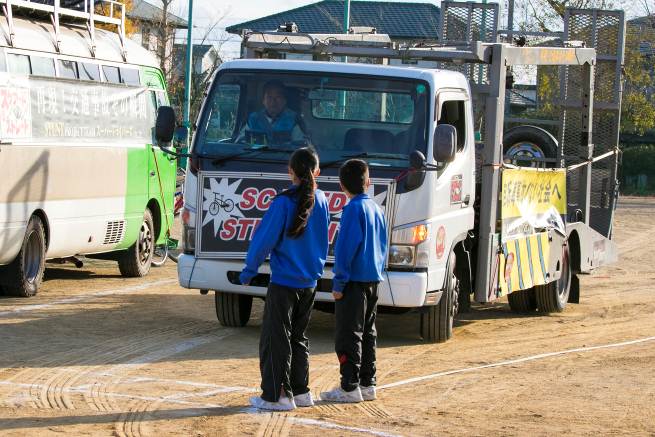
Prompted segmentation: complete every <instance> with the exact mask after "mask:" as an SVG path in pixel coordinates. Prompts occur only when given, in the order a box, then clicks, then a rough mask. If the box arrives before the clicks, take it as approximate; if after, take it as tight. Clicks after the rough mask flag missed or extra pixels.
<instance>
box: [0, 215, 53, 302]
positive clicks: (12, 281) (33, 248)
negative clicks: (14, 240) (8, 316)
mask: <svg viewBox="0 0 655 437" xmlns="http://www.w3.org/2000/svg"><path fill="white" fill-rule="evenodd" d="M45 250H46V248H45V230H44V228H43V222H41V219H40V218H38V217H36V216H32V218H30V221H29V222H28V223H27V229H26V230H25V237H23V244H22V246H21V248H20V252H18V255H17V256H16V259H14V260H13V261H12V262H11V264H9V265H7V266H5V267H3V268H2V271H1V273H0V277H2V282H3V284H4V287H3V290H4V292H5V294H7V295H8V296H15V297H31V296H34V295H35V294H36V293H37V292H38V291H39V287H40V286H41V282H42V281H43V272H44V271H45Z"/></svg>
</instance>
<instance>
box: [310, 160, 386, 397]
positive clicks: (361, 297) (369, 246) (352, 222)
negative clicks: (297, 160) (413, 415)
mask: <svg viewBox="0 0 655 437" xmlns="http://www.w3.org/2000/svg"><path fill="white" fill-rule="evenodd" d="M339 181H340V182H341V189H342V190H343V192H344V193H345V194H346V195H347V196H348V198H349V199H350V202H349V203H348V205H346V206H345V207H344V209H343V214H342V216H341V225H340V230H339V236H338V238H337V244H336V247H335V252H334V256H335V262H334V279H333V280H332V284H333V285H332V294H333V296H334V299H335V316H336V334H335V337H336V339H335V351H336V353H337V357H338V358H339V364H340V372H341V386H340V387H337V388H335V389H333V390H331V391H329V392H323V393H321V399H322V400H324V401H333V402H361V401H364V400H366V401H372V400H374V399H375V397H376V395H375V383H376V381H375V348H376V339H377V332H376V330H375V316H376V312H377V302H378V284H379V283H380V281H382V280H383V279H384V277H383V270H384V265H385V260H386V257H387V226H386V223H385V220H384V215H383V213H382V210H381V209H380V207H379V206H378V205H377V204H376V203H375V201H374V200H373V199H371V198H370V197H369V196H368V195H367V194H366V191H367V189H368V188H369V186H370V183H371V182H370V180H369V174H368V165H367V164H366V162H364V161H362V160H359V159H351V160H349V161H347V162H346V163H344V164H343V165H342V166H341V169H340V170H339Z"/></svg>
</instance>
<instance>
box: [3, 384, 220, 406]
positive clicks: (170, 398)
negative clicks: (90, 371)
mask: <svg viewBox="0 0 655 437" xmlns="http://www.w3.org/2000/svg"><path fill="white" fill-rule="evenodd" d="M0 385H9V386H14V387H25V388H28V387H27V386H29V388H35V389H38V390H43V389H44V388H46V386H45V385H42V384H22V383H19V382H13V381H0ZM62 391H64V392H68V393H81V394H88V395H90V394H91V388H89V387H85V386H79V387H70V388H64V389H62ZM104 394H105V395H107V396H111V397H115V398H125V399H132V400H139V401H162V402H168V403H172V404H182V405H194V406H197V407H202V408H223V406H222V405H217V404H203V403H199V402H191V401H185V400H184V399H185V398H189V397H193V396H191V393H173V394H171V395H167V396H139V395H131V394H127V393H115V392H108V393H104ZM197 396H210V394H209V393H208V392H205V393H198V394H197Z"/></svg>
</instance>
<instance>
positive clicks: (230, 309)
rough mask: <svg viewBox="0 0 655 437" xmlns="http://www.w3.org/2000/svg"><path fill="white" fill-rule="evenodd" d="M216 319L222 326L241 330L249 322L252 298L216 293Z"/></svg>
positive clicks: (242, 295)
mask: <svg viewBox="0 0 655 437" xmlns="http://www.w3.org/2000/svg"><path fill="white" fill-rule="evenodd" d="M214 302H215V303H216V317H217V318H218V321H219V322H220V323H221V325H223V326H228V327H232V328H241V327H242V326H246V323H248V320H250V311H251V310H252V296H247V295H244V294H234V293H224V292H222V291H216V293H215V294H214Z"/></svg>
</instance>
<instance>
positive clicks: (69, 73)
mask: <svg viewBox="0 0 655 437" xmlns="http://www.w3.org/2000/svg"><path fill="white" fill-rule="evenodd" d="M59 77H63V78H64V79H78V78H79V77H80V74H79V72H78V68H77V62H76V61H67V60H64V59H60V60H59Z"/></svg>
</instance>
